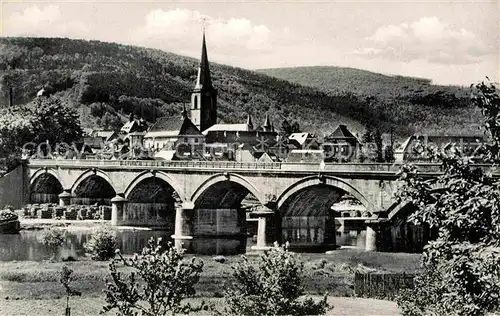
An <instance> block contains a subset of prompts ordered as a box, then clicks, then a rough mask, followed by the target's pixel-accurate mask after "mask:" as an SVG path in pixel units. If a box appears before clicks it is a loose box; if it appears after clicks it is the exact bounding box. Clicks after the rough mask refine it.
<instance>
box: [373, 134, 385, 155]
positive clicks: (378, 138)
mask: <svg viewBox="0 0 500 316" xmlns="http://www.w3.org/2000/svg"><path fill="white" fill-rule="evenodd" d="M373 141H374V142H375V146H376V148H377V149H376V157H377V158H376V161H377V162H383V161H384V149H383V143H382V134H381V133H380V130H378V129H377V130H376V131H375V133H374V134H373Z"/></svg>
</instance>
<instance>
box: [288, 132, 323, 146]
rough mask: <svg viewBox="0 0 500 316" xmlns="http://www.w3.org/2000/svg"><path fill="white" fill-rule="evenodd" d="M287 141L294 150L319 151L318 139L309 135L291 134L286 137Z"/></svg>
mask: <svg viewBox="0 0 500 316" xmlns="http://www.w3.org/2000/svg"><path fill="white" fill-rule="evenodd" d="M288 141H289V145H290V146H291V145H293V146H294V147H295V148H294V149H320V144H319V142H318V139H317V138H316V136H315V135H314V134H311V133H292V134H291V135H290V136H288Z"/></svg>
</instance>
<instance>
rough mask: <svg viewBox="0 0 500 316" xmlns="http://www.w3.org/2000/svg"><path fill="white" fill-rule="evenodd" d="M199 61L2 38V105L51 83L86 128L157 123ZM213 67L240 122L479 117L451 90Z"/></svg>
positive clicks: (448, 121)
mask: <svg viewBox="0 0 500 316" xmlns="http://www.w3.org/2000/svg"><path fill="white" fill-rule="evenodd" d="M208 53H209V57H210V51H209V52H208ZM197 67H198V61H197V60H196V59H193V58H188V57H184V56H179V55H176V54H172V53H167V52H163V51H160V50H154V49H146V48H141V47H134V46H127V45H119V44H114V43H104V42H99V41H83V40H72V39H62V38H0V96H1V97H0V106H6V105H7V104H8V101H7V100H8V93H7V91H8V87H9V86H12V87H14V91H15V92H14V96H15V97H14V101H15V104H23V103H26V102H28V101H30V100H31V99H33V98H34V96H35V95H36V92H37V91H38V90H39V89H41V88H42V87H46V89H47V90H48V91H49V92H50V93H52V94H54V95H56V96H59V97H60V98H62V99H64V100H66V101H67V102H68V103H69V104H70V105H71V106H73V107H75V108H76V109H77V110H78V112H79V113H80V118H81V120H82V124H83V126H84V127H97V126H103V127H106V128H117V127H119V126H120V125H121V123H122V122H123V121H124V120H125V118H126V117H127V115H128V114H129V113H136V114H139V115H141V116H142V117H144V118H145V119H146V120H147V121H149V122H154V121H155V120H156V118H157V117H160V116H165V115H179V113H180V111H181V109H182V106H183V105H184V104H187V103H188V102H189V100H190V93H191V89H192V88H193V85H194V81H195V78H196V71H197ZM211 71H212V76H213V82H214V85H215V87H216V88H217V89H218V92H219V95H218V100H219V111H218V112H219V120H220V121H221V122H227V123H234V122H241V121H243V120H244V119H245V118H246V115H247V113H250V114H252V115H253V117H254V121H255V122H262V121H263V119H264V115H265V113H266V111H268V112H269V114H270V116H271V118H272V120H273V123H274V124H275V126H277V127H278V128H279V126H280V125H281V122H282V121H283V120H285V119H287V120H290V121H293V120H297V121H298V122H299V123H300V126H301V128H302V129H303V130H308V131H314V132H317V133H319V134H324V133H329V132H331V131H333V129H334V128H335V127H336V125H337V124H340V123H343V124H347V125H348V126H350V127H351V128H352V129H353V130H354V131H355V132H362V130H363V128H364V126H365V125H372V126H374V127H377V128H379V129H381V130H382V131H387V130H388V129H389V128H390V127H391V126H395V127H396V128H397V132H399V133H400V134H407V133H412V132H414V131H415V130H422V129H427V130H432V129H433V128H434V129H436V128H439V129H440V130H444V131H446V132H453V131H457V130H464V129H467V128H471V126H475V125H474V124H476V123H477V115H476V114H473V115H472V116H471V115H469V114H470V108H469V107H468V104H467V102H466V100H465V99H463V98H462V96H460V95H458V96H455V95H454V94H450V96H452V97H456V98H458V99H459V100H460V103H457V104H453V105H451V106H450V105H449V104H445V105H442V106H438V107H435V106H433V105H428V104H423V105H422V104H415V106H409V105H412V103H402V102H401V103H398V102H395V103H390V104H388V103H384V102H383V99H380V96H378V95H375V96H374V95H370V96H366V95H364V94H363V93H360V92H359V91H357V90H356V89H350V90H349V89H342V90H338V91H333V90H330V89H326V88H325V87H321V89H318V88H317V87H310V86H305V85H300V84H297V83H292V82H289V81H286V80H282V79H277V78H274V77H270V76H267V75H265V74H263V73H258V72H253V71H249V70H244V69H240V68H234V67H229V66H224V65H219V64H214V63H212V65H211ZM353 80H354V79H353ZM318 84H319V81H318ZM424 85H425V84H424ZM375 90H376V89H375ZM422 95H423V96H424V97H427V98H429V97H432V95H430V96H429V95H427V94H422ZM416 96H420V95H419V94H417V95H416ZM447 96H448V94H447ZM462 101H463V102H462ZM420 103H425V102H420ZM464 113H466V114H467V116H466V115H465V114H464ZM445 114H446V115H445Z"/></svg>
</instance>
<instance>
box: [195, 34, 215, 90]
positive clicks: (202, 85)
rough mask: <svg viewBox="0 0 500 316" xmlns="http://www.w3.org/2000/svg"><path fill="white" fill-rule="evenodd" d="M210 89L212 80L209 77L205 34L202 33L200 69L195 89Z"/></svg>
mask: <svg viewBox="0 0 500 316" xmlns="http://www.w3.org/2000/svg"><path fill="white" fill-rule="evenodd" d="M207 88H212V78H211V76H210V65H209V63H208V54H207V44H206V42H205V32H203V43H202V47H201V60H200V68H198V78H197V79H196V86H195V89H207Z"/></svg>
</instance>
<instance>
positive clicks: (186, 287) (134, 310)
mask: <svg viewBox="0 0 500 316" xmlns="http://www.w3.org/2000/svg"><path fill="white" fill-rule="evenodd" d="M184 252H185V251H184V250H178V249H176V248H174V247H173V246H172V244H171V243H167V244H166V245H165V249H163V247H162V243H161V238H159V239H158V240H157V241H155V240H154V239H150V240H149V242H148V245H147V246H146V247H144V249H143V250H142V253H141V254H140V255H138V254H136V255H135V256H134V257H133V258H131V259H126V258H124V257H123V256H122V255H121V254H120V252H119V251H117V253H118V255H119V257H120V260H119V261H120V262H121V263H122V264H124V265H125V266H129V267H132V268H133V270H134V271H133V272H132V273H130V275H128V276H124V275H122V274H121V273H120V272H118V271H117V266H116V265H117V264H116V263H115V261H112V262H111V263H110V265H109V271H110V274H111V279H110V280H108V281H107V283H106V290H105V294H106V305H105V306H104V307H103V310H102V312H101V313H106V312H108V311H111V310H115V309H116V312H117V315H151V316H152V315H166V314H168V313H170V314H175V313H179V312H183V313H187V312H189V311H191V310H193V309H194V308H193V307H192V306H190V305H189V304H185V305H183V304H182V300H183V299H185V298H187V297H190V296H193V295H194V294H195V289H194V285H195V284H196V283H197V282H198V281H199V279H200V273H201V272H202V269H203V262H202V261H201V260H198V259H196V258H192V260H190V261H186V260H185V259H184Z"/></svg>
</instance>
